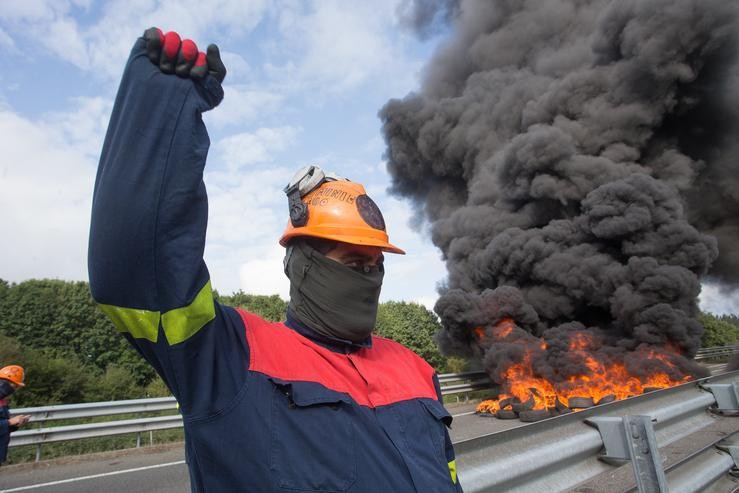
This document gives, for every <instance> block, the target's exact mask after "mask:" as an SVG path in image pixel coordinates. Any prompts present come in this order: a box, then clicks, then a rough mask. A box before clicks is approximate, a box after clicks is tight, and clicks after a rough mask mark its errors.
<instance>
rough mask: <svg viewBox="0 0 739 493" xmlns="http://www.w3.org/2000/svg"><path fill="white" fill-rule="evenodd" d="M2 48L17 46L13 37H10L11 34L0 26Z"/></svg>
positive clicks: (0, 46) (8, 48)
mask: <svg viewBox="0 0 739 493" xmlns="http://www.w3.org/2000/svg"><path fill="white" fill-rule="evenodd" d="M0 48H3V49H5V50H11V49H14V48H15V42H14V41H13V38H11V37H10V35H9V34H8V33H7V32H5V30H4V29H3V28H1V27H0Z"/></svg>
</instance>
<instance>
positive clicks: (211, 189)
mask: <svg viewBox="0 0 739 493" xmlns="http://www.w3.org/2000/svg"><path fill="white" fill-rule="evenodd" d="M292 171H293V170H292V169H288V168H286V167H279V166H274V167H271V168H268V169H252V168H248V169H247V170H246V171H239V170H231V171H207V168H206V176H205V183H206V186H207V187H208V194H209V197H210V203H209V210H208V216H209V218H208V237H207V242H206V251H205V259H206V262H207V263H208V269H209V270H210V273H211V277H212V279H213V285H214V286H215V287H216V289H218V290H219V291H220V292H222V293H232V292H234V291H236V290H238V289H243V290H244V291H247V292H257V291H258V292H260V293H265V294H275V293H276V292H274V291H273V292H269V289H272V287H274V281H273V280H272V279H271V278H263V277H261V276H256V277H251V276H246V277H245V276H244V275H242V274H241V273H240V271H243V268H242V267H241V266H242V265H243V264H249V267H248V268H247V270H246V272H247V273H248V272H252V271H253V270H254V269H256V268H257V267H256V266H257V265H258V264H259V263H260V262H264V261H266V259H267V258H271V257H269V252H270V251H271V249H273V248H275V247H276V245H277V240H278V239H279V237H280V234H281V232H282V230H283V228H284V226H285V223H286V216H287V202H286V200H285V194H284V193H282V187H283V186H284V185H285V183H287V181H288V179H289V178H290V176H291V175H292ZM277 264H279V262H277ZM247 277H248V278H249V282H246V283H245V282H244V279H246V278H247Z"/></svg>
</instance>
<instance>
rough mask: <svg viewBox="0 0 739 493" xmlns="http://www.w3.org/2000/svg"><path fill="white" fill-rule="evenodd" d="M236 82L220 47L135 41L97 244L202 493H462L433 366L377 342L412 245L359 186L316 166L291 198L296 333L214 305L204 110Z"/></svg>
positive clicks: (105, 282) (300, 177)
mask: <svg viewBox="0 0 739 493" xmlns="http://www.w3.org/2000/svg"><path fill="white" fill-rule="evenodd" d="M225 74H226V69H225V67H224V66H223V63H222V62H221V60H220V56H219V52H218V48H217V47H216V46H215V45H211V46H209V47H208V51H207V55H206V54H204V53H199V52H198V51H197V47H195V44H194V43H193V42H192V41H189V40H184V41H182V40H180V37H179V36H178V35H177V34H176V33H173V32H170V33H167V34H166V35H164V34H162V33H161V31H159V30H158V29H155V28H152V29H149V30H147V31H146V32H145V33H144V36H143V37H142V38H140V39H139V40H138V41H137V42H136V44H135V45H134V48H133V50H132V52H131V56H130V58H129V60H128V63H127V65H126V68H125V71H124V74H123V78H122V81H121V85H120V88H119V91H118V95H117V97H116V101H115V107H114V109H113V113H112V115H111V120H110V124H109V127H108V132H107V135H106V138H105V143H104V146H103V151H102V155H101V158H100V166H99V169H98V174H97V181H96V185H95V193H94V197H93V210H92V226H91V233H90V251H89V269H90V286H91V289H92V294H93V296H94V298H95V300H96V301H97V302H98V303H99V304H100V306H101V308H102V310H103V311H104V312H105V313H106V314H108V315H109V316H110V318H111V319H112V320H113V322H114V324H115V326H116V327H117V329H118V330H119V331H121V332H122V333H123V334H124V336H125V337H126V338H127V339H128V340H129V341H130V342H131V344H133V345H134V347H136V349H137V350H138V351H139V352H140V353H141V354H142V355H143V356H144V357H145V358H146V359H147V360H148V361H149V362H150V363H151V364H152V366H154V368H155V369H156V370H157V372H158V373H159V375H161V376H162V378H163V379H164V381H165V382H166V383H167V385H168V386H169V388H170V389H171V391H172V393H173V394H174V396H175V397H176V398H177V400H178V402H179V403H180V406H181V411H182V415H183V422H184V426H185V430H186V437H187V440H186V447H187V455H188V462H189V470H190V480H191V485H192V490H193V491H198V492H200V491H208V492H231V491H258V492H277V491H282V492H284V491H290V490H292V491H303V492H308V491H327V492H328V491H330V492H344V491H346V492H378V491H382V492H412V491H416V492H423V493H428V492H460V491H461V487H460V485H459V483H458V481H457V477H456V466H455V462H454V452H453V450H452V446H451V442H450V439H449V435H448V433H447V429H446V427H447V426H448V425H449V424H450V422H451V417H450V415H449V413H448V412H447V411H446V410H445V409H444V407H443V406H442V405H441V403H440V390H439V383H438V379H437V377H436V375H435V374H434V371H433V369H432V368H431V367H430V366H429V365H428V364H427V363H426V362H425V361H423V360H422V359H421V358H420V357H418V356H417V355H415V354H414V353H413V352H411V351H410V350H408V349H406V348H404V347H403V346H401V345H399V344H397V343H394V342H392V341H389V340H387V339H383V338H379V337H374V336H372V334H371V332H372V329H373V327H374V324H375V315H376V311H377V303H378V297H379V293H380V287H381V284H382V278H383V273H384V271H383V264H382V260H383V252H392V253H403V251H402V250H400V249H399V248H397V247H395V246H393V245H392V244H390V243H389V242H388V236H387V233H386V232H385V224H384V220H383V218H382V214H381V213H380V211H379V209H378V208H377V206H376V205H375V204H374V202H372V200H371V199H370V198H369V197H368V196H367V195H366V193H365V191H364V188H363V187H362V185H360V184H358V183H354V182H350V181H347V180H344V179H341V178H338V177H335V176H326V175H325V174H324V173H323V172H322V171H321V170H320V169H317V168H314V167H311V168H308V169H305V170H302V171H301V172H299V173H298V174H297V175H296V176H295V178H294V179H293V180H292V181H291V182H290V184H289V185H288V187H287V188H286V192H287V194H288V199H289V205H290V220H289V224H288V227H287V229H286V231H285V233H284V235H283V236H282V238H281V239H280V243H281V244H282V245H283V246H285V247H286V256H285V273H286V275H287V276H288V278H289V279H290V283H291V289H290V293H291V299H290V304H289V308H288V313H287V319H286V321H285V322H282V323H270V322H267V321H265V320H263V319H261V318H260V317H258V316H257V315H254V314H252V313H248V312H246V311H244V310H240V309H234V308H231V307H226V306H223V305H221V304H219V303H217V302H215V301H214V300H213V295H212V291H211V285H210V278H209V274H208V270H207V268H206V266H205V263H204V262H203V249H204V244H205V230H206V220H207V198H206V192H205V186H204V184H203V181H202V175H203V168H204V166H205V158H206V154H207V151H208V146H209V140H208V135H207V132H206V129H205V126H204V124H203V122H202V120H201V113H202V112H204V111H208V110H210V109H212V108H214V107H215V106H217V105H218V104H219V103H220V102H221V99H222V98H223V90H222V87H221V83H222V82H223V79H224V77H225ZM245 223H248V218H245ZM245 227H248V225H247V224H245Z"/></svg>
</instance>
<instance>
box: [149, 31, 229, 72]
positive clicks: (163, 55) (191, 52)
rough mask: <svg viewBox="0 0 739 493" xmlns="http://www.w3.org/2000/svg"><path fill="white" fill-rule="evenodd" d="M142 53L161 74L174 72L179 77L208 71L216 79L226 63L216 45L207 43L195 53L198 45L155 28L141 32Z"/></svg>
mask: <svg viewBox="0 0 739 493" xmlns="http://www.w3.org/2000/svg"><path fill="white" fill-rule="evenodd" d="M144 40H146V53H147V54H148V56H149V60H151V62H152V63H153V64H155V65H159V68H160V69H161V71H162V72H164V73H165V74H177V75H179V76H180V77H190V78H192V79H203V78H204V77H205V76H206V74H210V75H212V76H213V77H215V79H216V80H217V81H218V82H221V83H222V82H223V79H225V78H226V66H225V65H223V62H222V61H221V53H220V51H218V46H216V45H214V44H211V45H208V50H207V54H206V53H203V52H202V51H201V52H198V47H197V45H196V44H195V42H194V41H192V40H191V39H185V40H180V35H179V34H177V33H176V32H174V31H170V32H168V33H167V34H164V33H162V31H161V30H160V29H159V28H157V27H150V28H149V29H147V30H146V31H144Z"/></svg>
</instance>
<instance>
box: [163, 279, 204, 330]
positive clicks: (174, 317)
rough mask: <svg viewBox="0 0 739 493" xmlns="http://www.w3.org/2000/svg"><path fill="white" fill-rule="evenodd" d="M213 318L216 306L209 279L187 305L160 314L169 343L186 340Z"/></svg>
mask: <svg viewBox="0 0 739 493" xmlns="http://www.w3.org/2000/svg"><path fill="white" fill-rule="evenodd" d="M214 318H216V307H215V304H214V303H213V291H212V290H211V288H210V281H208V282H206V283H205V286H203V289H201V290H200V292H199V293H198V294H197V296H195V299H194V300H193V301H192V303H190V304H189V305H188V306H183V307H182V308H175V309H174V310H170V311H168V312H166V313H164V314H162V327H163V328H164V335H165V336H166V337H167V342H168V343H169V344H170V345H172V344H178V343H180V342H183V341H186V340H188V339H189V338H190V337H192V336H193V335H194V334H195V333H197V331H199V330H200V329H202V328H203V327H204V326H205V324H207V323H208V322H210V321H211V320H213V319H214Z"/></svg>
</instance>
